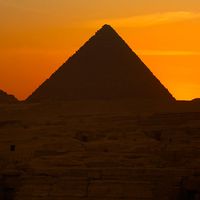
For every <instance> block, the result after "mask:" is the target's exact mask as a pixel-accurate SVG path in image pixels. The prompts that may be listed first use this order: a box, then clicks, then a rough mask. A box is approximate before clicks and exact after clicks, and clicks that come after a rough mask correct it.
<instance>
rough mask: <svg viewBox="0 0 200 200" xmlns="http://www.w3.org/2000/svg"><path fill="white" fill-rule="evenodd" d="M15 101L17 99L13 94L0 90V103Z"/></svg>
mask: <svg viewBox="0 0 200 200" xmlns="http://www.w3.org/2000/svg"><path fill="white" fill-rule="evenodd" d="M17 102H18V100H17V99H16V98H15V97H14V96H13V95H9V94H7V93H6V92H4V91H2V90H0V104H5V103H17Z"/></svg>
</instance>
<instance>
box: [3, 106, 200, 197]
mask: <svg viewBox="0 0 200 200" xmlns="http://www.w3.org/2000/svg"><path fill="white" fill-rule="evenodd" d="M136 108H137V106H136V107H135V108H133V107H131V108H128V107H127V109H120V105H118V104H116V105H114V104H113V103H110V105H109V104H106V105H105V104H104V103H102V102H99V103H97V104H95V106H92V105H91V103H86V102H85V103H75V104H73V103H71V104H70V103H68V104H64V103H59V104H58V103H56V104H53V103H52V104H48V105H47V104H19V105H7V106H5V105H4V106H3V105H2V106H0V199H1V200H81V199H82V200H93V199H97V200H98V199H99V200H100V199H102V200H117V199H127V200H199V199H200V112H198V111H197V110H196V109H193V110H191V111H188V110H187V111H184V112H183V111H182V110H181V109H180V110H175V111H173V112H172V110H170V111H169V110H167V109H166V111H163V112H160V111H159V109H158V110H157V111H154V112H152V111H150V110H149V111H146V112H144V111H143V112H142V114H141V112H140V111H139V110H137V109H136ZM144 110H148V109H146V108H144Z"/></svg>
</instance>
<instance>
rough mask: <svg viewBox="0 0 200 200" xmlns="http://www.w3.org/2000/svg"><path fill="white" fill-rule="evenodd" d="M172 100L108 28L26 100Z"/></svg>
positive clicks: (97, 33)
mask: <svg viewBox="0 0 200 200" xmlns="http://www.w3.org/2000/svg"><path fill="white" fill-rule="evenodd" d="M122 99H132V100H135V101H136V100H137V101H140V100H148V101H159V102H160V101H162V102H170V101H173V100H174V98H173V96H172V95H171V94H170V93H169V91H168V90H167V89H166V88H165V87H164V86H163V85H162V84H161V83H160V81H159V80H158V79H157V78H156V77H155V76H154V75H153V74H152V72H151V71H150V70H149V69H148V68H147V67H146V65H145V64H144V63H143V62H142V61H141V60H140V58H139V57H138V56H137V55H136V54H135V53H134V52H133V51H132V50H131V49H130V48H129V46H128V45H127V44H126V43H125V41H124V40H123V39H122V38H121V37H120V36H119V35H118V34H117V33H116V31H115V30H114V29H113V28H112V27H111V26H109V25H104V26H103V27H102V28H101V29H100V30H99V31H97V32H96V34H95V35H94V36H93V37H92V38H91V39H89V41H87V42H86V43H85V44H84V45H83V46H82V47H81V48H80V49H79V50H78V51H77V52H76V53H75V54H74V55H73V56H72V57H70V58H69V59H68V61H67V62H65V63H64V64H63V65H62V66H61V67H60V68H59V69H58V70H57V71H56V72H55V73H54V74H53V75H52V76H51V77H50V78H49V79H47V80H46V81H45V82H44V83H43V84H42V85H41V86H40V87H39V88H38V89H36V91H35V92H33V94H32V95H31V96H30V97H29V98H28V99H27V101H32V102H35V101H42V100H69V101H71V100H122Z"/></svg>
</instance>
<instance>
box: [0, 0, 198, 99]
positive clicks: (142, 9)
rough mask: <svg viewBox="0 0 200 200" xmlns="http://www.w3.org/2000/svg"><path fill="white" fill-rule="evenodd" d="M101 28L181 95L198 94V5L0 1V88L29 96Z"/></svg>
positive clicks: (163, 0) (159, 0)
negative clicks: (107, 26)
mask: <svg viewBox="0 0 200 200" xmlns="http://www.w3.org/2000/svg"><path fill="white" fill-rule="evenodd" d="M103 24H110V25H111V26H113V28H115V30H116V31H117V32H118V33H119V34H120V35H121V36H122V37H123V39H124V40H125V41H126V42H127V43H128V45H129V46H130V47H131V48H132V49H133V50H134V51H135V52H136V53H137V54H138V55H139V56H140V57H141V59H142V60H143V61H144V63H145V64H146V65H147V66H148V67H149V68H150V69H151V71H152V72H153V73H154V74H155V75H156V76H157V77H158V78H159V79H160V81H161V82H162V83H163V84H164V85H165V86H166V87H167V88H168V89H169V91H170V92H171V93H172V94H173V96H174V97H175V98H177V99H185V100H190V99H193V98H197V97H200V0H190V1H189V0H0V27H1V31H0V61H1V63H0V89H3V90H4V91H6V92H8V93H11V94H14V95H15V96H16V97H17V98H18V99H21V100H22V99H25V98H26V97H27V96H29V95H30V94H31V93H32V92H33V91H34V90H35V89H36V88H37V87H38V86H39V85H40V84H41V83H42V82H43V81H44V80H45V79H46V78H48V77H49V76H50V75H51V74H52V73H53V72H54V71H55V70H56V69H58V67H59V66H60V65H61V64H62V63H64V62H65V61H66V60H67V59H68V57H69V56H71V55H72V54H73V53H74V52H75V51H76V50H78V49H79V48H80V47H81V46H82V45H83V44H84V43H85V42H86V41H87V40H88V39H89V38H90V37H91V36H92V35H93V34H94V33H95V32H96V31H97V30H98V29H99V28H101V26H102V25H103Z"/></svg>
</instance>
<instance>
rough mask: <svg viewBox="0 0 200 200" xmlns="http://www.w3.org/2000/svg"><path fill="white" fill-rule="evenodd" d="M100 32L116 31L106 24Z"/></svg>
mask: <svg viewBox="0 0 200 200" xmlns="http://www.w3.org/2000/svg"><path fill="white" fill-rule="evenodd" d="M100 31H114V29H113V28H112V26H110V25H109V24H104V25H103V26H102V28H101V29H100Z"/></svg>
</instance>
